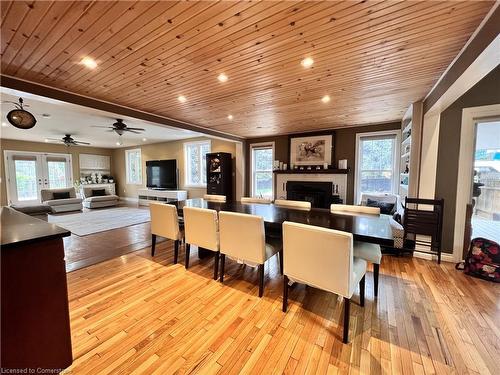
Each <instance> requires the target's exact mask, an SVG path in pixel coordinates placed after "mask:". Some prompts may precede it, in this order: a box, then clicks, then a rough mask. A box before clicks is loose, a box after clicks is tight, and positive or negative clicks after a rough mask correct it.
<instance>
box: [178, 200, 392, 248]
mask: <svg viewBox="0 0 500 375" xmlns="http://www.w3.org/2000/svg"><path fill="white" fill-rule="evenodd" d="M169 204H173V205H175V206H176V207H177V210H178V213H179V216H182V210H183V208H184V207H198V208H207V209H212V210H215V211H217V212H219V211H229V212H238V213H242V214H250V215H257V216H261V217H262V218H263V219H264V226H265V229H266V234H267V233H275V234H276V233H278V234H280V233H281V228H282V225H283V223H284V222H285V221H291V222H294V223H301V224H308V225H314V226H317V227H322V228H329V229H335V230H340V231H343V232H349V233H352V235H353V239H354V241H361V242H369V243H374V244H378V245H381V246H388V247H392V246H393V245H394V241H393V236H392V228H391V224H390V219H391V216H390V215H383V214H382V215H371V214H358V213H356V214H352V213H347V212H346V213H339V212H335V213H333V212H330V210H328V209H325V208H312V209H311V210H304V209H297V208H291V207H279V206H276V205H274V204H262V203H241V202H213V201H208V200H205V199H203V198H192V199H186V200H181V201H173V202H169ZM242 230H244V229H243V228H242ZM200 256H201V257H202V256H203V255H202V253H200Z"/></svg>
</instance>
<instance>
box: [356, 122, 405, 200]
mask: <svg viewBox="0 0 500 375" xmlns="http://www.w3.org/2000/svg"><path fill="white" fill-rule="evenodd" d="M384 135H395V136H396V143H395V145H394V155H393V157H394V160H395V165H394V176H393V181H392V185H393V186H392V188H393V190H394V194H396V195H397V194H399V177H400V176H399V171H400V167H399V165H400V161H401V160H400V159H401V152H400V147H401V130H399V129H394V130H381V131H378V132H365V133H356V150H355V157H354V204H359V202H360V201H361V197H360V196H358V190H359V189H358V182H359V176H358V174H359V170H358V163H359V143H360V140H361V138H364V137H376V136H384Z"/></svg>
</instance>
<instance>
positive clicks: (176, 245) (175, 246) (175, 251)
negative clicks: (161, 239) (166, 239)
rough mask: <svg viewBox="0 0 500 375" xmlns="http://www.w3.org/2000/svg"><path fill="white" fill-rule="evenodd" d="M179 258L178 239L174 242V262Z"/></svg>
mask: <svg viewBox="0 0 500 375" xmlns="http://www.w3.org/2000/svg"><path fill="white" fill-rule="evenodd" d="M178 258H179V240H175V242H174V264H177V259H178Z"/></svg>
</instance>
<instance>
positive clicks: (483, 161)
mask: <svg viewBox="0 0 500 375" xmlns="http://www.w3.org/2000/svg"><path fill="white" fill-rule="evenodd" d="M473 168H474V170H473V184H472V220H471V223H472V237H473V238H475V237H483V238H487V239H489V240H493V241H495V242H497V243H500V120H497V121H478V122H477V124H476V145H475V150H474V167H473Z"/></svg>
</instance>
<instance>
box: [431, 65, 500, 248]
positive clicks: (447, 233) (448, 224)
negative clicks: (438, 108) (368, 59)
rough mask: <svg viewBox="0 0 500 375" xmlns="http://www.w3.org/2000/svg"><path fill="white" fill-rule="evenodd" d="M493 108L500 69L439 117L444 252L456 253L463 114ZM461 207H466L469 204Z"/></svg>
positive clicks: (438, 182) (499, 93) (499, 95)
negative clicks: (467, 109) (465, 109)
mask: <svg viewBox="0 0 500 375" xmlns="http://www.w3.org/2000/svg"><path fill="white" fill-rule="evenodd" d="M491 104H500V66H497V67H496V68H495V69H494V70H493V71H491V72H490V73H489V74H488V75H487V76H486V77H484V78H483V79H482V80H481V81H479V82H478V83H477V84H476V85H475V86H474V87H472V88H471V89H470V90H469V91H467V92H466V93H465V94H463V95H462V96H461V97H460V98H458V99H457V100H456V101H455V102H454V103H453V104H452V105H450V106H449V107H448V108H447V109H446V110H444V111H443V112H442V113H441V116H440V126H439V141H438V158H437V169H436V190H435V196H436V198H444V206H445V209H444V222H443V251H445V252H450V253H451V252H453V237H454V235H455V232H454V229H455V206H456V199H457V182H458V158H459V152H460V132H461V125H462V110H463V109H464V108H468V107H478V106H483V105H491ZM471 157H472V155H471ZM461 203H463V204H464V205H466V204H468V203H469V202H461Z"/></svg>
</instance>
